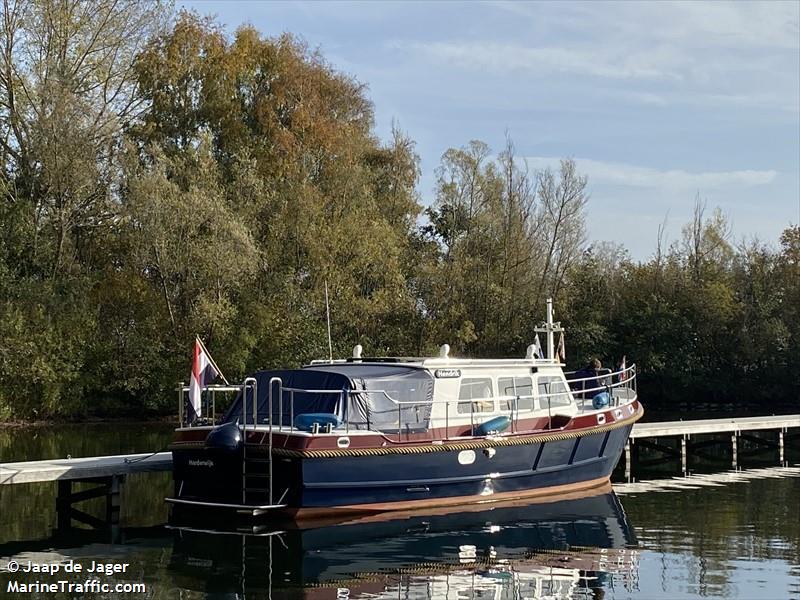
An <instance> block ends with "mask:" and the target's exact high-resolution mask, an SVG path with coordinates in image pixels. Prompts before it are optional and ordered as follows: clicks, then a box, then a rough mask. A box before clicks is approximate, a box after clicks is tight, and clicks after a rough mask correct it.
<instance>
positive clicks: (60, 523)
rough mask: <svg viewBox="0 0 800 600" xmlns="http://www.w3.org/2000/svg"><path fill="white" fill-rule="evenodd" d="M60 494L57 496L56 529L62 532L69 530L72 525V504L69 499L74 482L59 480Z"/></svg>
mask: <svg viewBox="0 0 800 600" xmlns="http://www.w3.org/2000/svg"><path fill="white" fill-rule="evenodd" d="M56 483H57V484H58V494H57V495H56V515H57V520H56V527H57V528H58V529H60V530H62V531H64V530H66V529H69V528H70V526H71V525H72V514H71V513H72V504H70V502H69V500H68V499H69V497H70V496H71V495H72V481H71V480H69V479H66V480H64V479H59V480H58V481H57V482H56Z"/></svg>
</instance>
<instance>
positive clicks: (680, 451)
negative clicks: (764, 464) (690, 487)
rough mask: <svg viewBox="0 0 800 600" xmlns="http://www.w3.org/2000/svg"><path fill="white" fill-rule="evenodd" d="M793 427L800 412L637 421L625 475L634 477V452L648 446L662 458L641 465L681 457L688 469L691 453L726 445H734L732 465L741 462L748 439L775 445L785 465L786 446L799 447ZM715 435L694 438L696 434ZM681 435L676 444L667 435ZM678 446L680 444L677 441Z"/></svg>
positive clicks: (799, 419)
mask: <svg viewBox="0 0 800 600" xmlns="http://www.w3.org/2000/svg"><path fill="white" fill-rule="evenodd" d="M790 429H800V415H773V416H769V417H735V418H726V419H700V420H691V421H663V422H657V423H637V424H636V425H634V427H633V431H632V432H631V436H630V439H629V440H628V443H627V444H626V446H625V477H626V479H628V480H630V476H631V463H632V462H633V454H634V453H636V452H637V450H638V449H639V448H648V449H651V450H655V451H657V452H659V453H661V455H662V458H659V459H654V460H649V461H637V462H638V463H639V464H640V465H643V466H646V465H647V464H656V463H661V462H664V460H665V459H670V458H674V459H680V462H681V471H682V472H683V473H684V474H685V473H687V472H688V459H689V454H690V453H691V454H695V455H698V456H704V454H703V449H704V448H707V447H710V446H719V445H724V446H726V447H728V448H730V455H731V467H732V468H734V469H736V468H738V466H739V456H740V451H739V443H740V440H747V441H748V442H751V443H752V444H753V445H755V446H757V447H759V448H760V449H770V448H771V449H775V450H777V451H778V460H779V462H780V464H781V466H785V464H786V460H785V457H786V448H787V447H792V448H795V447H797V445H796V444H795V443H794V441H795V440H797V439H800V433H797V432H793V433H791V434H790V432H789V430H790ZM756 431H772V432H775V433H776V434H777V435H776V436H774V437H775V438H776V439H774V440H773V439H769V438H767V437H759V436H755V435H753V433H754V432H756ZM701 435H702V436H704V437H706V438H709V437H710V438H711V439H703V440H700V441H697V440H694V439H693V436H701ZM665 438H667V439H669V438H672V439H673V440H675V439H677V440H678V442H679V444H680V447H679V448H678V447H673V446H672V445H670V444H668V443H667V439H665ZM676 446H677V444H676Z"/></svg>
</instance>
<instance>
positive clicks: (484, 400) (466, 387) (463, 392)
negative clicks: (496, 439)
mask: <svg viewBox="0 0 800 600" xmlns="http://www.w3.org/2000/svg"><path fill="white" fill-rule="evenodd" d="M492 398H493V394H492V380H491V379H489V378H488V377H487V378H485V379H484V378H481V379H478V378H475V379H462V380H461V388H460V389H459V390H458V400H459V402H458V412H459V413H461V414H464V413H466V414H469V413H470V412H476V413H479V412H493V411H494V400H493V399H492ZM465 400H466V402H465Z"/></svg>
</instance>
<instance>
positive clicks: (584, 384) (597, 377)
mask: <svg viewBox="0 0 800 600" xmlns="http://www.w3.org/2000/svg"><path fill="white" fill-rule="evenodd" d="M602 368H603V363H601V362H600V360H599V359H598V358H593V359H591V360H590V361H589V364H587V365H586V366H585V367H583V368H582V369H581V370H579V371H576V372H575V379H583V380H584V381H576V382H575V383H574V384H573V386H574V387H573V388H572V389H573V391H577V392H583V391H584V390H594V391H587V392H586V393H583V394H581V397H582V398H589V399H591V398H593V397H594V396H595V395H596V394H599V393H600V392H601V391H602V390H598V389H596V388H599V387H602V386H603V385H605V383H604V382H603V380H602V379H601V374H600V369H602Z"/></svg>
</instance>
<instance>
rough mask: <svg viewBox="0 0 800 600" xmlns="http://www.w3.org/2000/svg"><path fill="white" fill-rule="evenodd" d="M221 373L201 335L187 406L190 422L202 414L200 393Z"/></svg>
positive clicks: (193, 360)
mask: <svg viewBox="0 0 800 600" xmlns="http://www.w3.org/2000/svg"><path fill="white" fill-rule="evenodd" d="M219 374H220V373H219V370H218V369H217V367H216V365H215V364H214V361H213V360H212V358H211V356H210V355H209V354H208V351H207V350H206V348H205V346H203V342H201V341H200V338H199V337H198V338H196V339H195V341H194V356H193V358H192V377H191V379H190V380H189V406H188V407H187V413H188V414H187V417H188V421H189V422H190V423H192V422H193V421H195V420H196V419H199V418H200V417H201V416H202V406H201V399H200V394H201V393H202V391H203V388H204V387H205V386H207V385H208V384H209V383H211V382H212V381H214V379H216V378H217V376H218V375H219Z"/></svg>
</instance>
